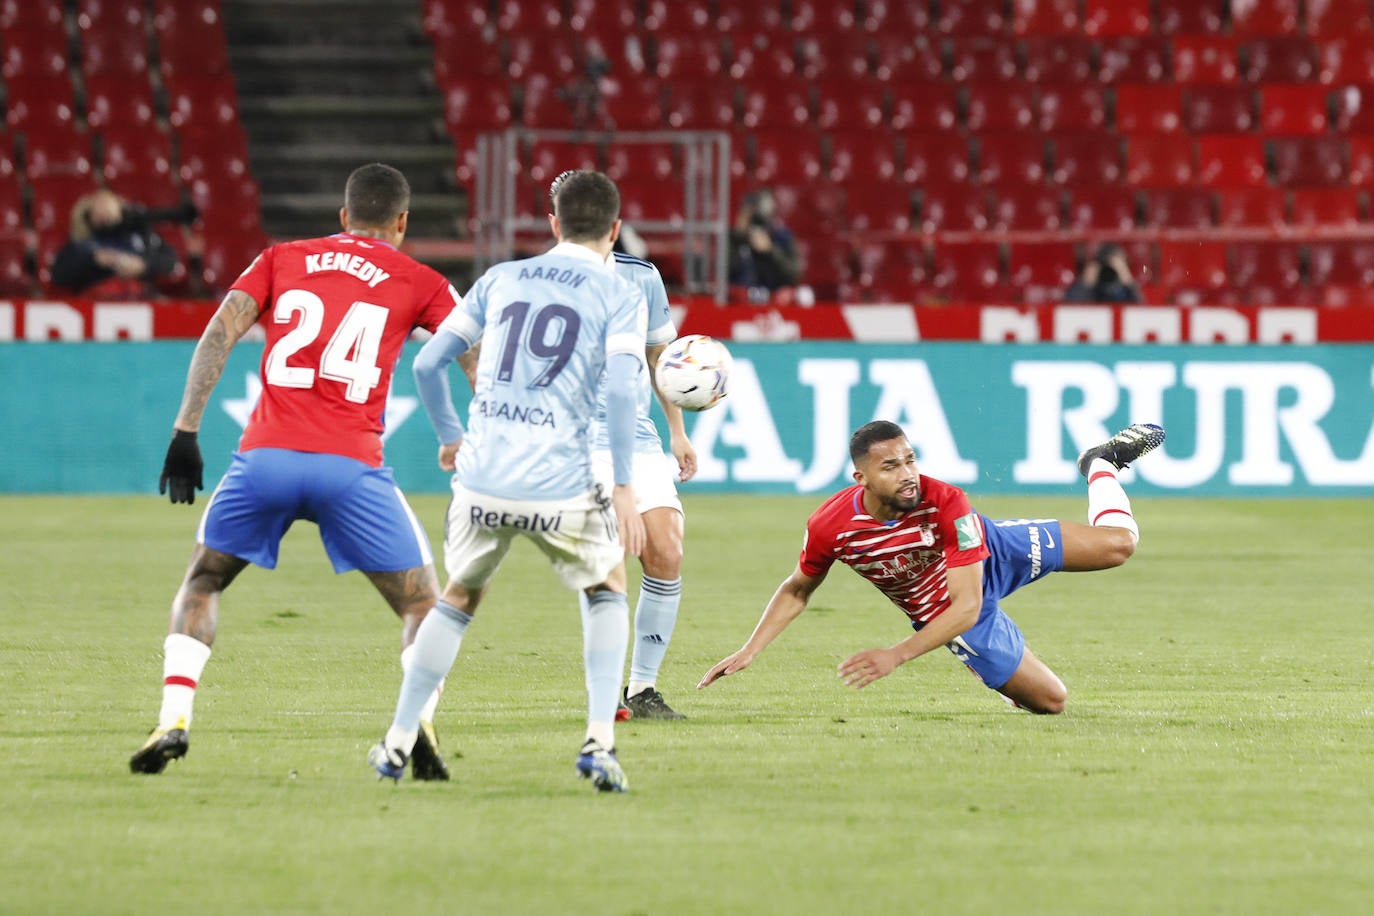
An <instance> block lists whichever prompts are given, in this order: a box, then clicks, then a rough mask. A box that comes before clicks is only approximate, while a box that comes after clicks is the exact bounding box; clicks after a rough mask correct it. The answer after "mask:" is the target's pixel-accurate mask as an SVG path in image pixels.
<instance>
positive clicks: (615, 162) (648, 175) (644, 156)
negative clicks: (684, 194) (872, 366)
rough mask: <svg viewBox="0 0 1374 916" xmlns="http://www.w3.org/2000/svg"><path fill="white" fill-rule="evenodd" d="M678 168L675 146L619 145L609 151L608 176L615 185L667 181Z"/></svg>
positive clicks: (614, 143) (657, 144) (615, 144)
mask: <svg viewBox="0 0 1374 916" xmlns="http://www.w3.org/2000/svg"><path fill="white" fill-rule="evenodd" d="M677 168H678V157H677V150H676V147H674V146H673V144H671V143H617V142H615V140H614V138H612V140H611V145H610V146H608V147H606V174H607V175H609V176H610V178H611V180H612V181H615V182H621V181H631V180H653V181H666V180H667V179H669V178H671V177H672V176H673V173H674V172H675V171H677Z"/></svg>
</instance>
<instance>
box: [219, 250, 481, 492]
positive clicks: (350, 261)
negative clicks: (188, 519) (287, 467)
mask: <svg viewBox="0 0 1374 916" xmlns="http://www.w3.org/2000/svg"><path fill="white" fill-rule="evenodd" d="M233 289H236V290H240V291H242V292H244V293H246V294H248V295H249V296H252V297H253V299H254V301H256V302H257V303H258V305H259V307H260V308H261V309H262V315H263V318H262V323H263V324H264V326H265V327H266V330H267V345H266V347H265V348H264V349H263V354H262V366H261V370H260V371H261V375H262V396H261V397H260V398H259V399H258V404H257V406H256V407H255V408H254V409H253V416H252V418H251V419H250V420H249V421H248V427H247V428H246V429H245V430H244V431H243V438H242V439H240V440H239V450H240V451H247V450H249V449H254V448H284V449H291V450H293V451H297V452H321V453H326V454H331V455H343V456H345V457H348V458H356V459H357V460H359V461H363V462H366V463H367V464H370V465H372V466H373V467H377V466H379V465H381V463H382V436H381V434H382V420H383V415H384V413H385V410H386V398H387V393H388V392H389V391H390V390H391V374H392V371H393V370H394V369H395V368H396V360H397V359H399V358H400V355H401V346H402V345H403V344H404V343H405V341H406V338H407V337H409V336H410V332H411V331H413V330H414V329H415V328H417V327H419V328H426V329H428V330H430V331H433V330H434V329H435V328H437V327H438V326H439V323H440V322H441V321H443V320H444V318H445V317H447V315H448V313H449V312H451V311H453V308H454V306H456V305H457V304H458V294H457V293H456V292H455V291H454V289H453V287H452V286H450V285H449V282H448V281H447V280H446V279H444V278H443V277H442V276H441V275H440V274H439V273H438V272H437V271H435V270H433V269H431V268H429V267H426V266H425V265H423V264H420V263H419V262H417V261H415V260H413V259H412V258H411V257H410V256H409V255H405V254H402V253H401V252H399V251H397V250H396V249H395V248H392V247H391V246H390V245H388V244H386V243H385V242H381V241H378V240H376V239H369V238H363V237H361V236H355V235H349V234H347V233H340V234H338V235H331V236H329V237H328V238H320V239H306V240H304V241H299V242H285V243H283V244H281V245H273V246H272V247H271V248H268V249H267V250H266V251H264V252H263V253H262V254H260V255H258V258H257V260H255V261H254V262H253V263H252V264H250V265H249V266H248V269H247V270H245V271H244V272H243V274H242V275H241V276H240V277H239V278H238V279H237V280H235V281H234V285H233Z"/></svg>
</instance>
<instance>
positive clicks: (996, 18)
mask: <svg viewBox="0 0 1374 916" xmlns="http://www.w3.org/2000/svg"><path fill="white" fill-rule="evenodd" d="M1008 24H1009V23H1008V21H1007V16H1006V11H1005V10H1004V8H1003V6H1002V2H1001V0H941V2H940V4H939V14H938V15H937V16H936V17H935V20H934V22H933V23H932V25H934V26H935V29H936V30H937V31H940V32H944V33H945V34H947V35H991V34H993V33H996V32H1002V31H1005V30H1006V28H1007V26H1008Z"/></svg>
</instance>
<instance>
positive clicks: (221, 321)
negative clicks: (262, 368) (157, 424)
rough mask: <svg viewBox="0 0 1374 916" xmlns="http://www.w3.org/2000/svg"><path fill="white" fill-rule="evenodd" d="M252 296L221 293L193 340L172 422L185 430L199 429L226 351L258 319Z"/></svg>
mask: <svg viewBox="0 0 1374 916" xmlns="http://www.w3.org/2000/svg"><path fill="white" fill-rule="evenodd" d="M260 311H261V310H260V309H259V307H258V304H257V302H255V301H253V297H252V296H249V295H248V294H247V293H244V292H241V291H239V290H231V291H230V292H229V295H227V296H225V297H224V301H223V302H221V303H220V305H219V309H218V310H217V311H216V312H215V315H214V317H213V318H211V319H210V323H209V324H208V325H206V326H205V331H204V333H202V334H201V335H200V343H198V344H196V352H195V353H194V355H192V356H191V368H190V369H189V370H187V373H186V390H185V392H183V394H182V396H181V410H179V411H178V412H177V419H176V422H175V423H174V424H173V426H174V427H175V428H176V429H179V430H184V431H186V432H196V431H197V430H199V429H200V420H201V417H202V416H203V415H204V414H205V405H206V404H207V403H209V401H210V392H212V391H214V390H215V384H216V383H217V382H218V381H219V377H220V375H221V374H222V373H223V372H224V364H225V363H226V362H227V361H228V360H229V351H230V350H232V349H233V348H234V344H236V343H238V341H239V338H241V337H242V336H243V335H244V334H246V333H248V329H249V328H251V327H252V326H253V324H254V322H256V321H257V320H258V314H259V313H260Z"/></svg>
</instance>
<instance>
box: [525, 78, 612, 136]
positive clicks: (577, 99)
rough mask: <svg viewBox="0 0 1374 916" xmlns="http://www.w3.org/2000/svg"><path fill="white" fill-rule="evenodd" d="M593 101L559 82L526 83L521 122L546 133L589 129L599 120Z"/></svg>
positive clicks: (540, 79) (532, 81) (533, 79)
mask: <svg viewBox="0 0 1374 916" xmlns="http://www.w3.org/2000/svg"><path fill="white" fill-rule="evenodd" d="M595 114H596V113H595V111H594V110H593V109H592V107H591V105H590V100H588V99H586V98H585V97H583V96H581V95H579V94H577V93H574V92H571V91H570V87H569V86H567V85H563V84H560V83H559V82H558V81H557V80H555V79H552V78H548V77H544V76H542V75H540V76H534V77H531V78H530V80H529V81H528V82H526V83H525V87H524V93H523V95H522V96H521V103H520V123H522V124H524V125H525V126H526V127H533V128H536V129H543V130H573V129H576V128H581V127H585V126H587V125H588V124H589V123H590V122H591V120H592V119H593V118H594V117H595Z"/></svg>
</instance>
